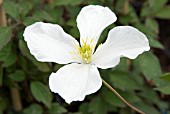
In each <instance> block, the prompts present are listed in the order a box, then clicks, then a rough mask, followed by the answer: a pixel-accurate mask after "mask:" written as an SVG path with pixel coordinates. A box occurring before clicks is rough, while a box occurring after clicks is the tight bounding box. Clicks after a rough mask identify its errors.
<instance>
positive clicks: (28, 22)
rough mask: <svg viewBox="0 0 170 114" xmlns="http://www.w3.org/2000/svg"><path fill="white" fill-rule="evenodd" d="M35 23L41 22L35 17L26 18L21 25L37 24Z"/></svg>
mask: <svg viewBox="0 0 170 114" xmlns="http://www.w3.org/2000/svg"><path fill="white" fill-rule="evenodd" d="M37 21H41V20H39V19H37V18H35V17H27V18H25V19H24V21H23V23H24V25H25V26H28V25H31V24H33V23H35V22H37Z"/></svg>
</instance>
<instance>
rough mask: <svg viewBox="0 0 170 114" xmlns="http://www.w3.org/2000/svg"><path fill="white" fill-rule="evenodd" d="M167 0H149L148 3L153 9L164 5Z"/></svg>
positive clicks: (155, 9)
mask: <svg viewBox="0 0 170 114" xmlns="http://www.w3.org/2000/svg"><path fill="white" fill-rule="evenodd" d="M167 1H168V0H149V5H150V7H152V9H153V10H154V11H157V10H159V9H160V8H162V7H164V5H165V4H166V3H167Z"/></svg>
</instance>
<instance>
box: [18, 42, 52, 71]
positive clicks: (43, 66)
mask: <svg viewBox="0 0 170 114" xmlns="http://www.w3.org/2000/svg"><path fill="white" fill-rule="evenodd" d="M19 48H20V50H21V53H22V54H23V55H24V56H26V57H27V58H28V59H29V60H31V61H32V62H33V64H34V65H35V66H36V67H37V68H38V70H40V71H42V72H49V71H50V67H49V65H48V64H47V63H43V62H39V61H37V60H36V59H35V58H34V57H33V55H31V54H30V52H29V49H28V48H27V47H26V43H25V42H24V41H23V40H20V41H19Z"/></svg>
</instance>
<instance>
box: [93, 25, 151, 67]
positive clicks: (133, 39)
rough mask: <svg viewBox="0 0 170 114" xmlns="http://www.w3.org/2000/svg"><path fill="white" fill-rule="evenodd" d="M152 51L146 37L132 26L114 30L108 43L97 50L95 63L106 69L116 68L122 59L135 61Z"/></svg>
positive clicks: (94, 58)
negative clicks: (140, 55) (126, 58)
mask: <svg viewBox="0 0 170 114" xmlns="http://www.w3.org/2000/svg"><path fill="white" fill-rule="evenodd" d="M149 49H150V47H149V42H148V39H147V38H146V36H145V35H144V34H143V33H142V32H140V31H139V30H137V29H135V28H133V27H131V26H119V27H115V28H113V29H112V30H111V31H110V32H109V35H108V38H107V40H106V42H105V43H104V44H103V45H101V46H99V48H97V50H96V52H95V54H94V56H93V63H94V64H95V65H96V66H97V67H100V68H103V69H106V68H110V67H114V66H116V65H117V64H118V63H119V61H120V57H122V56H124V57H128V58H130V59H135V58H136V57H137V56H138V55H139V54H141V53H143V52H144V51H148V50H149Z"/></svg>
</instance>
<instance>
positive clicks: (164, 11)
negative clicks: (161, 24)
mask: <svg viewBox="0 0 170 114" xmlns="http://www.w3.org/2000/svg"><path fill="white" fill-rule="evenodd" d="M169 11H170V5H168V6H164V7H163V8H161V9H160V10H159V11H158V12H156V13H155V14H154V16H155V17H157V18H160V19H170V13H169Z"/></svg>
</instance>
